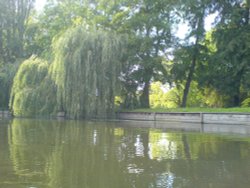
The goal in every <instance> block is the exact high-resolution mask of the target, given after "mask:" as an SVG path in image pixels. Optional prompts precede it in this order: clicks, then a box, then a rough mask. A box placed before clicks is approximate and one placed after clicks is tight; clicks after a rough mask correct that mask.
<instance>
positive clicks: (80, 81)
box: [0, 0, 250, 118]
mask: <svg viewBox="0 0 250 188" xmlns="http://www.w3.org/2000/svg"><path fill="white" fill-rule="evenodd" d="M34 2H35V1H33V0H25V1H20V0H14V1H3V0H0V4H1V6H0V9H1V13H0V84H1V90H0V108H7V104H8V100H9V98H10V92H9V91H10V88H11V87H12V83H13V77H14V75H15V72H16V70H17V68H18V66H19V63H18V62H20V59H22V58H28V57H30V56H31V55H32V54H34V55H36V56H38V57H40V58H41V59H45V60H46V61H48V62H53V63H52V64H51V65H49V64H48V63H47V64H48V65H47V68H46V71H45V72H47V73H46V76H45V77H44V78H43V79H41V80H39V79H38V80H35V81H34V82H36V81H37V83H36V84H35V83H33V85H32V87H31V86H30V85H28V83H25V81H24V80H19V79H21V78H23V77H25V75H26V76H28V74H29V73H28V72H29V71H28V70H29V69H31V68H30V67H29V66H28V65H27V64H28V63H27V62H26V63H24V64H22V66H20V70H19V71H18V73H17V75H16V78H15V83H14V85H13V89H12V90H13V92H12V99H11V102H10V104H11V106H10V107H11V108H12V107H13V105H14V106H15V108H16V109H18V111H22V109H23V107H25V106H26V107H25V108H26V109H29V112H28V113H26V112H25V113H24V112H18V113H17V111H16V110H14V113H15V114H19V115H21V113H24V114H25V115H31V114H48V113H52V112H56V111H65V112H66V113H67V115H68V116H69V117H72V118H80V117H90V116H103V117H106V116H107V114H112V113H111V112H113V109H114V102H113V101H114V98H115V97H117V96H116V95H119V97H118V98H119V101H120V108H130V109H131V108H140V107H143V108H148V107H159V106H160V107H166V108H171V107H186V106H187V107H191V106H192V107H193V106H197V107H203V106H207V107H234V106H241V105H242V106H244V107H247V106H249V105H250V102H249V100H250V92H249V90H250V81H249V75H250V66H249V62H250V55H249V54H250V53H249V50H250V35H249V27H250V2H249V0H224V1H215V0H212V1H208V0H204V1H201V0H185V1H182V0H179V1H171V0H159V1H150V0H140V1H139V0H118V1H108V0H100V1H88V0H83V1H82V0H75V1H71V0H64V1H59V0H48V1H47V4H46V5H45V7H44V9H43V11H41V12H39V13H38V12H36V10H35V9H34V8H33V5H34ZM211 17H214V18H215V19H214V20H213V24H212V29H211V28H210V29H208V28H207V22H208V18H211ZM182 24H185V25H186V26H187V27H188V29H187V30H186V31H185V33H186V35H185V37H182V38H180V37H179V36H178V35H177V34H176V33H179V30H180V29H182V28H183V27H182V26H181V25H182ZM69 28H72V29H69ZM124 35H126V39H125V38H124V37H123V36H124ZM124 43H127V44H126V45H125V46H127V48H126V55H125V54H124V50H125V49H124ZM124 55H125V56H124ZM121 58H124V59H121ZM45 60H39V58H38V59H35V58H33V57H32V58H31V59H29V60H28V61H29V62H33V61H35V62H36V61H45ZM118 62H119V63H118ZM121 62H122V63H121ZM31 64H33V63H31ZM35 64H36V65H33V66H34V67H36V68H34V67H33V68H32V70H33V71H34V72H33V73H34V74H37V75H36V76H38V77H39V74H40V73H41V72H39V71H40V69H39V68H38V67H40V66H41V65H39V66H38V64H39V63H35ZM22 69H23V70H22ZM25 69H27V71H24V70H25ZM44 69H45V68H44ZM36 76H34V77H36ZM118 78H119V79H118ZM118 80H119V81H118ZM120 81H121V83H120ZM157 81H159V83H158V82H157ZM18 82H20V83H22V84H23V85H22V84H20V86H18V85H19V84H18ZM155 82H157V84H158V85H157V84H156V85H155V84H154V83H155ZM41 83H48V84H49V86H48V87H49V88H50V89H51V90H53V89H55V88H56V91H57V92H54V97H52V99H51V100H52V102H51V103H52V104H54V102H53V100H54V98H55V101H56V102H55V103H56V105H55V106H54V107H53V109H52V108H49V109H48V108H47V107H46V110H41V109H44V108H43V107H42V106H41V104H40V102H39V101H36V102H37V104H36V105H38V106H37V108H35V107H30V108H29V104H28V100H27V97H28V98H29V97H30V96H29V95H32V97H33V98H34V99H37V98H39V99H42V100H46V97H44V96H41V97H37V96H35V95H36V94H35V93H36V92H38V91H39V92H40V95H41V94H42V93H46V92H45V91H41V90H42V86H40V85H43V84H41ZM120 84H122V85H121V87H120V88H119V89H118V87H117V86H118V85H120ZM45 85H46V84H45ZM161 85H164V86H166V88H167V89H163V90H162V86H161ZM46 87H47V86H46ZM54 87H55V88H54ZM17 88H19V91H17ZM27 88H29V89H31V90H32V92H31V90H30V94H28V92H27V93H26V92H24V91H25V90H26V89H27ZM52 88H53V89H52ZM21 90H23V91H22V92H23V94H21V93H22V92H21ZM33 90H34V91H33ZM118 90H119V92H117V91H118ZM15 92H17V93H19V92H21V93H19V94H17V93H15ZM48 92H49V91H48ZM24 94H25V95H26V96H23V95H24ZM13 96H15V99H17V98H19V100H20V101H19V102H17V101H16V102H15V100H13ZM32 97H31V98H32ZM33 104H35V103H32V105H33ZM39 105H40V106H39ZM15 108H13V109H15ZM24 114H22V115H24Z"/></svg>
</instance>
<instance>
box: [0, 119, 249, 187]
mask: <svg viewBox="0 0 250 188" xmlns="http://www.w3.org/2000/svg"><path fill="white" fill-rule="evenodd" d="M151 187H159V188H168V187H169V188H172V187H178V188H179V187H181V188H182V187H190V188H206V187H208V188H230V187H232V188H235V187H236V188H241V187H242V188H247V187H250V137H249V136H246V135H233V136H228V135H220V134H203V133H199V132H197V133H195V132H178V131H176V130H175V131H172V130H171V129H156V128H150V127H149V128H140V127H138V126H136V123H135V124H134V126H133V125H131V122H130V125H129V126H126V123H124V122H123V123H119V122H86V121H57V120H25V119H14V120H12V121H3V120H0V188H151Z"/></svg>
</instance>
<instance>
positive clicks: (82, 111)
mask: <svg viewBox="0 0 250 188" xmlns="http://www.w3.org/2000/svg"><path fill="white" fill-rule="evenodd" d="M125 44H126V37H125V36H121V35H116V34H114V33H107V32H100V31H94V32H86V31H85V29H84V27H77V28H74V29H70V30H68V31H67V32H66V33H65V34H63V35H62V36H61V37H60V38H59V39H58V40H57V41H56V42H54V44H53V49H54V53H55V60H54V62H53V64H52V67H51V70H50V74H51V77H52V79H53V80H54V81H55V83H56V85H57V108H58V110H59V111H64V112H66V114H67V116H68V117H70V118H91V117H103V118H107V117H109V116H112V115H113V114H114V97H115V94H116V92H117V90H118V86H119V80H118V77H119V75H120V72H121V61H122V58H123V56H124V52H125Z"/></svg>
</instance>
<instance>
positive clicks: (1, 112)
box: [0, 110, 11, 118]
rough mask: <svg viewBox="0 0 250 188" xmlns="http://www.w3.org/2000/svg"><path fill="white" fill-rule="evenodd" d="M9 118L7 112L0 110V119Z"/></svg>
mask: <svg viewBox="0 0 250 188" xmlns="http://www.w3.org/2000/svg"><path fill="white" fill-rule="evenodd" d="M10 116H11V114H10V112H9V111H7V110H0V118H8V117H10Z"/></svg>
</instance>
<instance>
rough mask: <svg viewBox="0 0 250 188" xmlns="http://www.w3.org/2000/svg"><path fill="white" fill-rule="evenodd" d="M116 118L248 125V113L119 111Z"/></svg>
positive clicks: (249, 118) (249, 120) (249, 117)
mask: <svg viewBox="0 0 250 188" xmlns="http://www.w3.org/2000/svg"><path fill="white" fill-rule="evenodd" d="M117 119H120V120H139V121H157V122H189V123H205V124H214V123H215V124H235V125H240V124H244V125H250V113H232V112H231V113H225V112H224V113H215V112H214V113H205V112H199V113H198V112H192V113H191V112H119V113H117Z"/></svg>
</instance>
